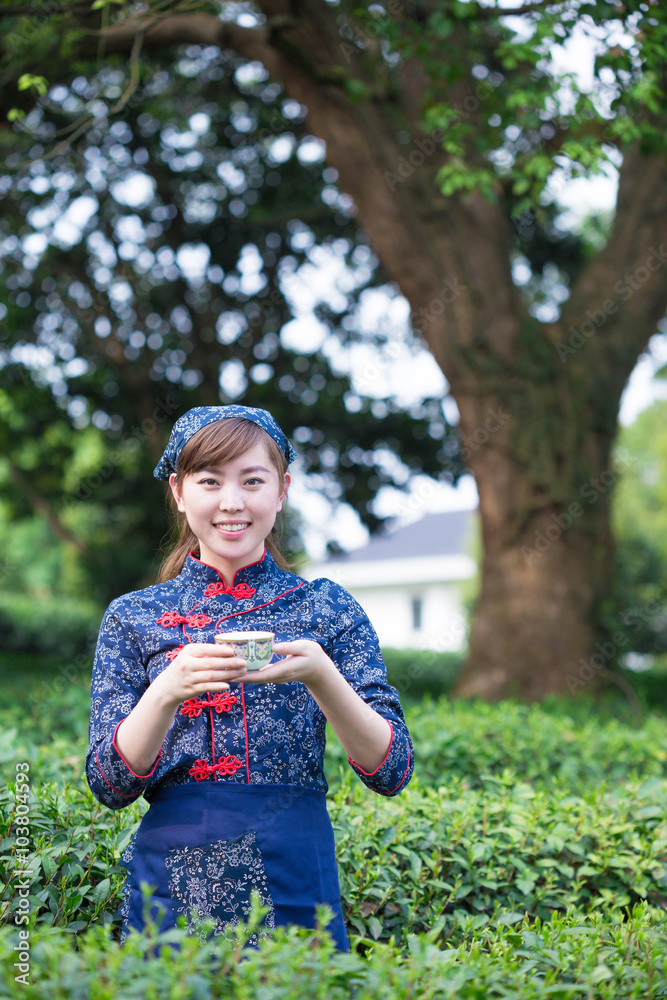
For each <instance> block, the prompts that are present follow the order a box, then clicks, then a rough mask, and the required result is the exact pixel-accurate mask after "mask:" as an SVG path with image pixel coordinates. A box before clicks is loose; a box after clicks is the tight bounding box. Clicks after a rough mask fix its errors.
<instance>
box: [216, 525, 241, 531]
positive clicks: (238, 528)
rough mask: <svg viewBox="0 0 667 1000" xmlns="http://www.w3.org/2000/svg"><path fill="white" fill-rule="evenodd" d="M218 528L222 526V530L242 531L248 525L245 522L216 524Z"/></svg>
mask: <svg viewBox="0 0 667 1000" xmlns="http://www.w3.org/2000/svg"><path fill="white" fill-rule="evenodd" d="M217 527H218V528H222V529H223V531H244V530H245V529H246V528H247V527H248V526H247V524H218V525H217Z"/></svg>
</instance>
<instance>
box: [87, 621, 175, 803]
mask: <svg viewBox="0 0 667 1000" xmlns="http://www.w3.org/2000/svg"><path fill="white" fill-rule="evenodd" d="M118 612H119V609H118V601H114V602H113V603H112V604H111V605H110V606H109V608H108V610H107V612H106V614H105V615H104V618H103V619H102V624H101V626H100V633H99V637H98V640H97V649H96V651H95V660H94V663H93V678H92V684H91V712H90V726H89V730H88V743H89V745H88V753H87V754H86V777H87V778H88V784H89V785H90V789H91V791H92V793H93V795H94V796H95V798H96V799H98V800H99V801H100V802H101V803H102V804H103V805H105V806H108V807H109V808H110V809H122V808H123V806H126V805H129V803H130V802H133V801H134V800H135V799H137V798H139V796H140V795H141V793H142V792H143V791H144V789H145V788H146V786H147V784H148V782H149V780H150V778H151V776H152V774H153V772H154V771H155V768H156V767H157V765H158V761H159V759H160V756H161V754H162V751H161V750H160V752H159V753H158V756H157V758H156V760H155V763H154V765H153V767H152V768H151V770H150V772H149V773H148V774H144V775H140V774H135V773H134V771H133V770H132V768H131V767H130V766H129V764H128V763H127V761H126V760H125V758H124V757H123V755H122V754H121V753H120V751H119V750H118V747H117V746H116V730H117V729H118V726H119V725H120V724H121V722H122V721H123V719H126V718H127V716H128V715H129V714H130V712H131V711H132V709H133V708H134V706H135V705H136V704H137V702H138V701H139V699H140V698H141V696H142V694H143V693H144V691H145V690H146V688H147V687H148V683H149V680H148V677H147V675H146V670H145V667H144V664H143V662H142V659H141V653H140V650H139V647H138V646H137V644H136V642H135V641H134V639H133V636H132V633H131V631H130V630H129V629H128V628H127V625H126V624H125V623H124V622H123V621H122V619H121V615H120V614H119V613H118Z"/></svg>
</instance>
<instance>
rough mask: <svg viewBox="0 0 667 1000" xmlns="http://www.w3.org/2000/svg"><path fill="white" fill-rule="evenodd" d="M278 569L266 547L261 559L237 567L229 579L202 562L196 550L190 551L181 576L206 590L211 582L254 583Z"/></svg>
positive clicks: (228, 584) (228, 583)
mask: <svg viewBox="0 0 667 1000" xmlns="http://www.w3.org/2000/svg"><path fill="white" fill-rule="evenodd" d="M277 569H278V567H277V566H276V563H275V560H274V559H273V556H272V555H271V553H270V552H269V550H268V549H264V554H263V556H262V558H261V559H258V560H257V561H256V562H253V563H249V564H248V565H247V566H242V567H241V569H237V571H236V573H235V574H234V577H233V579H231V580H228V579H227V578H226V577H224V576H223V575H222V573H221V572H220V570H218V569H216V568H215V566H210V565H209V564H208V563H205V562H202V561H201V559H200V558H199V552H198V551H195V552H190V553H189V555H188V556H187V558H186V560H185V563H184V565H183V569H182V570H181V573H180V576H181V579H183V580H184V581H187V582H188V583H190V584H192V585H193V586H194V587H196V588H197V589H201V590H204V589H205V588H206V587H207V586H208V584H209V583H224V584H225V585H226V586H227V587H235V586H237V585H238V584H239V583H247V584H249V585H253V584H256V583H257V582H259V581H260V580H262V579H265V578H266V577H267V575H268V576H270V575H271V574H272V573H274V572H275V571H276V570H277Z"/></svg>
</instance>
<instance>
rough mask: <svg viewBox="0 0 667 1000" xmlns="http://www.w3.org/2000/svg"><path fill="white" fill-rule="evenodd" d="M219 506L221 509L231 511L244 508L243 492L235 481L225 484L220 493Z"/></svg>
mask: <svg viewBox="0 0 667 1000" xmlns="http://www.w3.org/2000/svg"><path fill="white" fill-rule="evenodd" d="M218 506H219V508H220V510H221V511H227V512H229V513H232V512H235V511H239V510H243V506H244V504H243V493H242V491H241V490H240V489H239V487H238V486H236V485H235V484H233V483H227V484H225V486H224V487H223V489H222V491H221V494H220V502H219V504H218Z"/></svg>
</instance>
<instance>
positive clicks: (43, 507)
mask: <svg viewBox="0 0 667 1000" xmlns="http://www.w3.org/2000/svg"><path fill="white" fill-rule="evenodd" d="M9 468H10V475H11V478H12V481H13V482H14V484H15V485H16V486H17V487H18V489H19V490H21V492H22V493H23V494H24V496H26V497H27V499H28V503H29V504H30V506H31V507H32V509H33V510H34V511H35V512H36V513H38V514H44V515H45V517H46V519H47V521H48V522H49V524H50V525H51V528H52V530H53V533H54V534H55V535H57V536H58V538H61V539H62V540H63V541H64V542H69V543H70V545H73V546H74V548H75V549H76V550H77V552H78V553H79V554H80V555H85V554H86V552H87V551H88V550H87V549H86V546H85V545H84V543H83V542H82V541H81V539H80V538H77V537H76V535H73V534H72V532H71V531H70V530H69V528H66V527H65V525H64V524H63V523H62V521H61V520H60V518H59V517H58V514H57V513H56V511H55V510H54V509H53V507H52V506H51V504H50V503H49V502H48V500H46V499H45V498H44V497H43V496H42V495H41V493H39V492H38V491H37V490H36V489H35V487H34V486H33V485H32V484H31V483H30V481H29V480H28V477H27V476H25V475H24V474H23V472H22V470H21V469H19V468H18V466H16V465H14V464H13V463H10V467H9Z"/></svg>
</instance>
